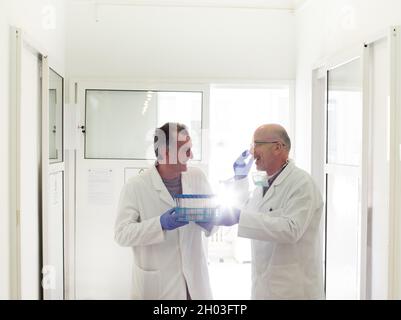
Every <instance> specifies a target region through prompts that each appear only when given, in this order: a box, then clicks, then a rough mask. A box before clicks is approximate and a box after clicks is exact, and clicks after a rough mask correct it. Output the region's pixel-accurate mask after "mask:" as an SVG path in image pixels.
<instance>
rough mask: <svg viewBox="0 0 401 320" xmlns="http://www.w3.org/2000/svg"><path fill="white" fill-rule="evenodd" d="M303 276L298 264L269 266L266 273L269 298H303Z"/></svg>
mask: <svg viewBox="0 0 401 320" xmlns="http://www.w3.org/2000/svg"><path fill="white" fill-rule="evenodd" d="M302 279H303V277H302V273H301V269H300V267H299V265H298V264H289V265H277V266H271V267H270V268H269V271H268V274H267V279H266V280H267V282H268V286H269V287H270V295H271V297H270V298H273V299H303V297H304V290H303V280H302Z"/></svg>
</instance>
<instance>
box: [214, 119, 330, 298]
mask: <svg viewBox="0 0 401 320" xmlns="http://www.w3.org/2000/svg"><path fill="white" fill-rule="evenodd" d="M290 148H291V141H290V138H289V137H288V134H287V132H286V131H285V129H284V128H283V127H281V126H279V125H275V124H268V125H263V126H261V127H259V128H258V129H257V130H256V131H255V133H254V136H253V143H252V145H251V150H250V154H249V152H244V153H243V154H242V155H241V156H240V158H238V159H237V161H236V162H235V163H234V171H235V173H236V176H235V183H234V186H235V190H241V189H242V190H246V191H247V190H248V179H246V176H247V174H248V172H249V169H250V167H251V166H252V162H253V160H254V159H255V160H256V167H257V170H258V171H265V172H266V173H267V175H266V177H265V179H264V183H262V185H261V186H259V187H257V188H256V189H255V190H254V192H253V194H252V195H251V196H250V197H248V200H247V201H246V202H245V205H244V206H243V208H242V209H241V210H240V209H231V210H226V211H225V212H222V214H221V217H220V219H219V221H217V223H216V224H217V225H226V226H230V225H234V224H236V223H238V235H239V236H240V237H245V238H250V239H252V241H251V245H252V249H251V250H252V299H323V298H324V291H323V264H322V261H323V259H322V251H323V250H322V241H323V236H322V224H321V220H322V219H321V218H322V208H323V201H322V197H321V194H320V192H319V190H318V188H317V186H316V185H315V183H314V181H313V180H312V177H311V176H310V175H309V174H308V173H306V172H305V171H303V170H301V169H299V168H297V167H296V166H295V164H294V163H293V161H292V160H289V159H288V155H289V152H290ZM251 155H252V156H253V158H254V159H252V158H251V159H250V160H249V161H248V162H247V159H248V158H249V156H251ZM258 183H260V181H258Z"/></svg>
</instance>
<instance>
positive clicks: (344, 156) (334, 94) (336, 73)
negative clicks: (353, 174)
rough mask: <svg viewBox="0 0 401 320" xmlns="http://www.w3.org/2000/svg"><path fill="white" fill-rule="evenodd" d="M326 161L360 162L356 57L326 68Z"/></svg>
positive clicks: (358, 63) (359, 84) (359, 89)
mask: <svg viewBox="0 0 401 320" xmlns="http://www.w3.org/2000/svg"><path fill="white" fill-rule="evenodd" d="M328 89H329V90H328V109H327V127H328V128H327V129H328V131H327V132H328V140H327V161H328V163H331V164H345V165H360V162H361V145H362V69H361V61H360V59H356V60H353V61H351V62H349V63H347V64H345V65H342V66H340V67H338V68H335V69H333V70H330V71H329V74H328Z"/></svg>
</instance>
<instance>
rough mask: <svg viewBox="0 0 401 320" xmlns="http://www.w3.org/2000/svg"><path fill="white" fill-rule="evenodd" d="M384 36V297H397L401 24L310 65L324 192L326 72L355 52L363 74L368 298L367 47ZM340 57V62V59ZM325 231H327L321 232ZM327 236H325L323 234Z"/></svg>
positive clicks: (363, 274)
mask: <svg viewBox="0 0 401 320" xmlns="http://www.w3.org/2000/svg"><path fill="white" fill-rule="evenodd" d="M383 39H387V41H388V44H389V58H390V59H389V60H390V66H389V69H390V79H389V80H390V93H389V107H390V123H389V126H390V133H389V135H390V146H389V148H390V173H389V176H390V186H389V190H390V194H389V204H390V209H389V213H388V214H389V235H388V240H389V248H388V250H389V252H388V253H389V261H388V262H389V263H388V265H389V270H388V284H387V286H388V298H389V299H401V273H400V271H399V270H401V198H400V197H399V192H400V190H401V126H400V125H399V124H400V123H401V90H399V88H400V86H401V27H399V26H392V27H390V28H388V29H387V30H384V31H381V32H378V33H377V34H375V35H373V36H372V37H370V38H368V39H367V40H366V41H365V42H361V43H360V44H357V45H354V46H353V47H350V48H348V49H347V50H344V51H343V52H340V53H338V54H335V55H333V56H331V57H328V58H325V59H322V60H320V61H319V62H318V63H316V64H315V66H314V67H313V68H312V120H313V121H312V124H313V125H312V158H311V168H312V176H313V177H314V178H315V180H316V181H317V182H318V186H319V188H320V189H321V191H322V193H323V194H326V181H325V180H326V178H325V170H324V166H325V165H324V164H325V163H326V162H325V155H326V147H327V146H326V141H325V140H326V139H325V138H324V135H323V134H322V133H325V132H326V126H327V125H326V123H327V116H326V115H325V108H326V104H327V71H328V70H329V69H331V68H334V67H335V66H338V65H340V64H343V63H346V62H347V60H348V61H350V60H349V59H352V56H354V57H355V56H356V55H358V54H359V55H360V57H361V59H362V66H363V71H362V76H363V82H362V86H363V129H362V132H363V136H362V162H361V169H362V170H361V197H362V198H361V205H362V206H361V209H362V212H361V219H360V229H361V233H360V238H359V239H360V243H361V248H360V252H361V255H360V268H359V272H360V277H359V278H360V282H359V291H360V295H359V298H360V299H366V298H367V292H366V290H367V227H368V216H369V212H370V211H371V210H372V208H371V201H372V182H371V180H370V177H369V176H370V172H371V168H372V150H371V143H372V130H371V125H372V123H371V121H372V113H373V110H372V97H371V90H370V86H371V81H370V78H369V73H370V65H369V58H370V48H369V45H371V44H373V43H375V42H377V41H380V40H383ZM341 61H342V62H343V63H341ZM322 105H325V108H324V109H323V108H322ZM325 232H326V231H325ZM325 237H326V236H325ZM324 263H326V261H325V262H324Z"/></svg>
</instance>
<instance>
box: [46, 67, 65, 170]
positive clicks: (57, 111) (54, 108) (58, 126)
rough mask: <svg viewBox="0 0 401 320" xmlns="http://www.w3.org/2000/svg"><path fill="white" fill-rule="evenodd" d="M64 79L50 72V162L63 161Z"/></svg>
mask: <svg viewBox="0 0 401 320" xmlns="http://www.w3.org/2000/svg"><path fill="white" fill-rule="evenodd" d="M63 81H64V80H63V78H62V77H61V76H60V75H58V74H57V73H56V72H54V71H53V70H52V69H50V70H49V160H50V163H56V162H62V161H63V108H64V99H63Z"/></svg>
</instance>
